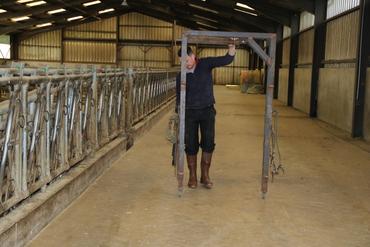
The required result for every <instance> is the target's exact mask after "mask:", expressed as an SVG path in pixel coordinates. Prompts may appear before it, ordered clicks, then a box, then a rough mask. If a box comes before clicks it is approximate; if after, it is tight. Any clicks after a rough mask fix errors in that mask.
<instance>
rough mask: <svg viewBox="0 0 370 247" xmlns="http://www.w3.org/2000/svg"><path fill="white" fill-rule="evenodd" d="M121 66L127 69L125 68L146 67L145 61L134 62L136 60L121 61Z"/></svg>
mask: <svg viewBox="0 0 370 247" xmlns="http://www.w3.org/2000/svg"><path fill="white" fill-rule="evenodd" d="M119 66H121V67H125V68H129V67H131V68H143V67H144V61H134V60H129V61H120V62H119Z"/></svg>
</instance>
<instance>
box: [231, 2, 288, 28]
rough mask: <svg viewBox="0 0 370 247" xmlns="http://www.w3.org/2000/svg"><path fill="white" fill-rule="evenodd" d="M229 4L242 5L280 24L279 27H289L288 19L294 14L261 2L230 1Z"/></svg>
mask: <svg viewBox="0 0 370 247" xmlns="http://www.w3.org/2000/svg"><path fill="white" fill-rule="evenodd" d="M230 2H231V3H234V4H235V6H236V3H237V2H239V3H243V4H246V5H248V6H250V7H252V8H254V9H255V10H256V12H257V13H258V14H260V15H262V16H265V17H266V18H269V19H271V20H273V21H276V22H278V23H280V24H281V25H286V26H290V17H291V15H292V14H294V11H292V10H289V9H284V8H281V7H278V6H273V5H271V4H267V3H264V2H263V1H262V2H261V1H254V0H236V1H235V0H232V1H230Z"/></svg>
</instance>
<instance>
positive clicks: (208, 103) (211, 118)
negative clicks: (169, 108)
mask: <svg viewBox="0 0 370 247" xmlns="http://www.w3.org/2000/svg"><path fill="white" fill-rule="evenodd" d="M178 56H179V57H181V49H180V50H179V52H178ZM234 56H235V45H229V51H228V53H227V54H226V55H225V56H221V57H207V58H202V59H198V58H196V56H195V54H194V53H193V51H192V49H191V48H190V47H188V48H187V57H186V69H187V71H186V110H185V152H186V159H187V162H188V168H189V182H188V186H189V188H192V189H195V188H197V185H198V179H197V154H198V151H199V146H200V147H201V148H202V159H201V176H200V183H201V184H203V185H204V186H205V187H206V188H207V189H211V188H212V186H213V183H212V181H211V179H210V177H209V168H210V166H211V160H212V153H213V151H214V149H215V116H216V110H215V108H214V104H215V98H214V95H213V80H212V69H214V68H216V67H221V66H225V65H228V64H230V63H232V62H233V60H234ZM180 77H181V74H179V75H178V76H177V78H176V92H177V94H176V110H178V107H179V103H180V81H181V79H180ZM199 128H200V135H201V140H200V142H199V136H198V132H199Z"/></svg>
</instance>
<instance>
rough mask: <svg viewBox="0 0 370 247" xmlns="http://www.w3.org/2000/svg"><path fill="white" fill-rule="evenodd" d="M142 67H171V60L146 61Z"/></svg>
mask: <svg viewBox="0 0 370 247" xmlns="http://www.w3.org/2000/svg"><path fill="white" fill-rule="evenodd" d="M144 67H149V68H154V69H155V68H169V67H171V62H160V61H146V62H145V66H144Z"/></svg>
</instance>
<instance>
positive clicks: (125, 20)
mask: <svg viewBox="0 0 370 247" xmlns="http://www.w3.org/2000/svg"><path fill="white" fill-rule="evenodd" d="M120 24H121V25H134V26H166V27H172V23H169V22H165V21H161V20H159V19H156V18H153V17H150V16H146V15H142V14H139V13H129V14H126V15H122V16H121V17H120Z"/></svg>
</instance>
